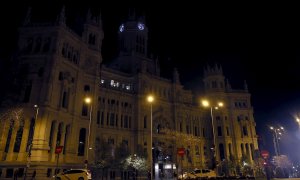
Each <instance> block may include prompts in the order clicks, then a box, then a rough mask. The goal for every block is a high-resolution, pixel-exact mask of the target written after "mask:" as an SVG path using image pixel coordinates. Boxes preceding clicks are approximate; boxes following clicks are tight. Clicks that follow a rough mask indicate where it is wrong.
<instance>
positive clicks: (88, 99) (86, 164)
mask: <svg viewBox="0 0 300 180" xmlns="http://www.w3.org/2000/svg"><path fill="white" fill-rule="evenodd" d="M84 101H85V103H86V104H88V105H90V113H89V129H88V138H87V151H86V160H85V162H84V163H85V168H86V169H87V168H88V161H89V150H90V149H92V148H90V136H91V124H92V99H91V98H90V97H86V98H85V99H84Z"/></svg>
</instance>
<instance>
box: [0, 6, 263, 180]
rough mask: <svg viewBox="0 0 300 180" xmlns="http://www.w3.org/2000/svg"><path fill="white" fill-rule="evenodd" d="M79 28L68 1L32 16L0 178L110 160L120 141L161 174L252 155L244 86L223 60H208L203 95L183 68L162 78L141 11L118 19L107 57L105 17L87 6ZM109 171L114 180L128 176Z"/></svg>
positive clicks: (1, 148)
mask: <svg viewBox="0 0 300 180" xmlns="http://www.w3.org/2000/svg"><path fill="white" fill-rule="evenodd" d="M82 29H83V30H82V33H81V34H79V33H77V32H75V31H73V30H72V29H70V28H69V27H68V26H67V25H66V17H65V10H64V8H63V9H62V10H61V13H60V14H59V15H58V18H57V20H56V22H55V23H34V22H32V20H31V19H30V12H29V13H28V14H27V16H26V18H25V21H24V24H23V25H22V27H20V29H19V41H18V54H17V57H16V60H17V62H18V66H17V73H16V81H15V82H12V83H14V84H15V86H17V87H18V88H17V89H18V90H19V91H18V92H19V93H18V94H17V96H14V97H16V98H17V100H18V103H17V102H16V101H13V103H10V104H9V106H8V105H6V104H3V105H2V109H4V110H5V111H2V112H4V113H2V114H1V117H0V118H1V119H0V122H1V129H0V179H1V178H9V177H12V176H13V173H14V172H15V170H16V169H17V168H19V174H20V177H21V176H25V173H26V176H28V177H31V176H32V174H33V173H35V174H36V178H37V179H47V178H50V177H52V176H53V175H54V174H55V169H56V168H58V169H59V170H60V171H62V170H63V169H69V168H84V167H85V166H88V167H92V166H96V164H97V162H101V160H107V159H109V158H107V157H108V156H109V157H110V161H111V162H113V161H114V160H115V159H117V153H118V152H119V151H120V149H123V150H124V151H125V149H126V150H127V151H128V153H129V154H131V155H134V156H142V157H143V158H145V159H146V160H147V161H146V162H147V165H148V170H149V171H150V164H151V154H152V159H153V172H154V173H153V176H154V177H157V176H159V175H160V174H161V173H164V174H165V177H168V176H171V175H173V174H172V173H173V172H179V173H180V172H181V170H184V171H186V170H191V169H194V168H199V169H200V168H210V169H211V168H214V167H220V166H222V163H223V164H224V163H225V162H232V163H233V164H234V163H235V164H241V163H242V162H247V163H250V164H251V163H253V162H254V159H255V156H254V154H255V153H254V152H255V150H257V149H258V143H257V136H256V131H255V126H256V124H255V120H254V117H253V107H252V106H251V101H250V96H251V95H250V93H249V92H248V88H247V85H246V84H245V85H244V88H243V89H233V88H231V86H230V84H229V82H228V81H227V80H226V78H225V76H224V74H223V70H222V67H221V66H219V65H214V66H207V67H205V68H204V74H203V82H204V83H203V84H204V86H203V87H202V88H203V92H201V93H199V94H195V93H193V92H192V90H186V89H184V87H183V85H182V84H181V82H180V78H179V73H178V71H177V70H176V69H174V71H173V75H172V78H171V79H166V78H164V77H162V76H161V75H160V74H161V73H160V66H159V62H158V59H157V58H153V57H150V56H149V55H148V54H150V53H149V52H148V47H147V45H148V43H147V42H148V27H147V25H146V22H145V19H144V18H136V17H135V16H133V15H132V16H129V17H128V20H127V21H126V22H124V23H123V24H120V27H119V29H118V30H116V33H118V35H119V47H120V52H119V56H118V57H117V58H116V59H113V60H111V61H110V63H106V64H103V63H102V40H103V38H104V32H103V29H102V21H101V17H100V16H97V17H95V16H93V15H92V13H91V12H90V11H88V13H87V16H86V20H85V23H84V24H83V28H82ZM195 83H199V84H200V82H195ZM149 95H152V96H153V98H154V101H153V102H148V101H147V97H148V96H149ZM87 97H89V98H90V102H89V103H86V102H85V99H86V98H87ZM204 99H206V100H207V101H209V102H210V104H206V105H207V107H205V106H203V104H202V103H201V100H204ZM219 102H222V103H223V106H222V107H218V105H220V104H218V103H219ZM217 107H218V108H217ZM151 125H152V127H151ZM151 130H152V133H151ZM151 142H152V144H151ZM59 147H60V148H61V152H60V153H59V154H57V153H58V152H57V151H59V150H60V149H59ZM118 148H119V151H118V150H117V149H118ZM178 148H184V149H181V150H183V151H182V152H183V153H184V154H183V155H182V156H180V155H179V154H178ZM58 155H59V156H58ZM107 171H108V172H107V174H106V177H107V178H109V179H114V178H115V177H117V176H118V177H122V178H123V179H126V178H127V177H128V176H130V173H129V172H126V171H125V170H122V169H118V168H114V167H110V168H109V169H108V170H107ZM228 171H231V173H234V172H235V171H236V170H228Z"/></svg>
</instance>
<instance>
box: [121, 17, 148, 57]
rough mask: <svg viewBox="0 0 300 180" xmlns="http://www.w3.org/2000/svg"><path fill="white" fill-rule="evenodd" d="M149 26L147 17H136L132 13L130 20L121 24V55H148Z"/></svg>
mask: <svg viewBox="0 0 300 180" xmlns="http://www.w3.org/2000/svg"><path fill="white" fill-rule="evenodd" d="M147 41H148V28H147V27H146V25H145V18H144V17H140V18H138V19H137V18H136V17H135V15H134V14H131V15H130V16H129V18H128V21H127V22H125V23H122V24H121V25H120V26H119V47H120V53H121V55H129V54H132V53H135V54H138V55H140V56H146V55H147Z"/></svg>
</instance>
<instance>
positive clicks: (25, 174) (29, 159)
mask: <svg viewBox="0 0 300 180" xmlns="http://www.w3.org/2000/svg"><path fill="white" fill-rule="evenodd" d="M33 107H34V109H35V123H36V121H37V118H38V114H39V106H38V105H37V104H35V105H34V106H33ZM35 123H34V124H35ZM29 128H31V127H29ZM29 131H30V130H29ZM33 132H34V127H33ZM32 138H33V135H32ZM28 141H30V142H29V144H28V147H27V150H28V155H27V164H26V168H25V172H24V180H26V178H27V170H28V168H29V167H30V163H31V149H32V139H28Z"/></svg>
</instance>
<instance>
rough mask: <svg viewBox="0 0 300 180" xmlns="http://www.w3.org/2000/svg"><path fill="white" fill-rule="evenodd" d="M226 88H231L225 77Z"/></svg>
mask: <svg viewBox="0 0 300 180" xmlns="http://www.w3.org/2000/svg"><path fill="white" fill-rule="evenodd" d="M226 89H227V90H230V89H231V85H230V83H229V81H228V79H226Z"/></svg>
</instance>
